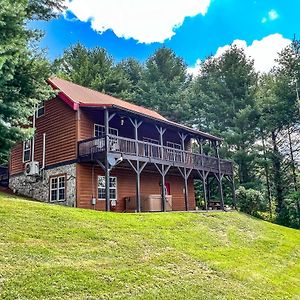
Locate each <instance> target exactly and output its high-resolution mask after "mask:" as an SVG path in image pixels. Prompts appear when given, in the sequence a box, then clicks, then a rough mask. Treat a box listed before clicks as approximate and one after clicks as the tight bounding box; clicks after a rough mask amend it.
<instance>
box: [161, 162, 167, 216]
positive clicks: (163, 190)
mask: <svg viewBox="0 0 300 300" xmlns="http://www.w3.org/2000/svg"><path fill="white" fill-rule="evenodd" d="M164 171H165V170H164V165H162V176H161V198H162V211H163V212H165V211H167V199H166V188H165V187H166V175H165V172H164Z"/></svg>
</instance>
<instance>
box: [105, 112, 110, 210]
mask: <svg viewBox="0 0 300 300" xmlns="http://www.w3.org/2000/svg"><path fill="white" fill-rule="evenodd" d="M104 132H105V170H104V172H105V207H106V211H110V197H109V177H110V168H109V163H108V159H107V158H108V152H109V112H108V109H107V108H105V109H104Z"/></svg>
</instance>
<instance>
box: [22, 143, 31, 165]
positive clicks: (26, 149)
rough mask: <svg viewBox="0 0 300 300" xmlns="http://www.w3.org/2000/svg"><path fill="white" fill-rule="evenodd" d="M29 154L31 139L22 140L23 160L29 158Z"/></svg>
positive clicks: (25, 160)
mask: <svg viewBox="0 0 300 300" xmlns="http://www.w3.org/2000/svg"><path fill="white" fill-rule="evenodd" d="M30 154H31V140H27V141H24V142H23V162H27V161H29V160H30Z"/></svg>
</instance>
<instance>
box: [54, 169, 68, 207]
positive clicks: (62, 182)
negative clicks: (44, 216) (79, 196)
mask: <svg viewBox="0 0 300 300" xmlns="http://www.w3.org/2000/svg"><path fill="white" fill-rule="evenodd" d="M65 200H66V176H65V175H62V176H57V177H52V178H50V202H55V201H65Z"/></svg>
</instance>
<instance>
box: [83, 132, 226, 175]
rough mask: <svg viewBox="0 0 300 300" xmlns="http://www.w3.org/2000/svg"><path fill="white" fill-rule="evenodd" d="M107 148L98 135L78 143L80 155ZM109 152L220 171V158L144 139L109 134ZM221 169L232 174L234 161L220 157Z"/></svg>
mask: <svg viewBox="0 0 300 300" xmlns="http://www.w3.org/2000/svg"><path fill="white" fill-rule="evenodd" d="M104 150H105V138H104V137H96V138H91V139H88V140H83V141H80V142H79V143H78V155H79V157H85V156H90V155H91V156H92V155H93V154H95V153H99V152H103V151H104ZM108 150H109V152H113V153H121V154H127V155H131V156H138V157H147V158H150V159H155V160H163V161H166V162H170V163H171V162H172V163H177V164H182V165H186V166H187V167H195V168H198V169H202V168H203V169H210V170H211V171H215V172H218V168H219V165H218V159H217V158H216V157H212V156H207V155H204V154H197V153H192V152H188V151H183V150H179V149H174V148H171V147H166V146H161V145H157V144H152V143H149V142H144V141H136V140H134V139H130V138H125V137H120V136H114V135H109V149H108ZM220 170H221V172H222V173H225V174H232V162H231V161H229V160H225V159H220Z"/></svg>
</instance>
